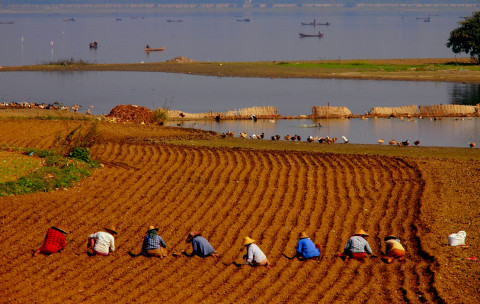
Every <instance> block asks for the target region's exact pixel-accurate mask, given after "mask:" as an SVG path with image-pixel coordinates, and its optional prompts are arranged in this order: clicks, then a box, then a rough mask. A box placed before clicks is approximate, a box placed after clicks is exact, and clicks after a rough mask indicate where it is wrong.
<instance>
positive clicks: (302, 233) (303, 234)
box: [298, 231, 308, 239]
mask: <svg viewBox="0 0 480 304" xmlns="http://www.w3.org/2000/svg"><path fill="white" fill-rule="evenodd" d="M298 238H299V239H308V235H307V234H306V233H305V231H302V232H301V233H300V235H299V236H298Z"/></svg>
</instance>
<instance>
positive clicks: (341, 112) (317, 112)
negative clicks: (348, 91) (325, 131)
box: [312, 106, 352, 118]
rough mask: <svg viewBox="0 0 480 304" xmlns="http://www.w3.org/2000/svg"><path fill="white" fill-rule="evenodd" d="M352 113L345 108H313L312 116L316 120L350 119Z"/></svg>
mask: <svg viewBox="0 0 480 304" xmlns="http://www.w3.org/2000/svg"><path fill="white" fill-rule="evenodd" d="M350 115H352V112H351V111H350V110H349V109H348V108H347V107H345V106H343V107H331V106H313V107H312V116H313V117H314V118H340V117H348V116H350Z"/></svg>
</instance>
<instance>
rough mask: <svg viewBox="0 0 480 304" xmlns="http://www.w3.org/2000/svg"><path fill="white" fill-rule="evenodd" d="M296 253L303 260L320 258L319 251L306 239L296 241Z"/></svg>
mask: <svg viewBox="0 0 480 304" xmlns="http://www.w3.org/2000/svg"><path fill="white" fill-rule="evenodd" d="M297 253H298V254H301V255H302V257H303V258H304V259H309V258H313V257H317V256H320V250H318V248H317V247H315V244H314V243H313V242H312V240H311V239H308V238H305V239H300V240H299V241H298V244H297Z"/></svg>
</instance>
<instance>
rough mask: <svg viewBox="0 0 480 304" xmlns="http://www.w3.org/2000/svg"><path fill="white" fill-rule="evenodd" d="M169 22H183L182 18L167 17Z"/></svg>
mask: <svg viewBox="0 0 480 304" xmlns="http://www.w3.org/2000/svg"><path fill="white" fill-rule="evenodd" d="M167 22H183V20H182V19H167Z"/></svg>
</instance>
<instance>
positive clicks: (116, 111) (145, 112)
mask: <svg viewBox="0 0 480 304" xmlns="http://www.w3.org/2000/svg"><path fill="white" fill-rule="evenodd" d="M106 117H108V118H110V119H112V120H115V121H118V122H134V123H142V122H143V123H151V122H152V121H153V111H152V110H150V109H149V108H146V107H141V106H136V105H118V106H116V107H114V108H113V109H112V110H111V111H110V113H109V114H108V115H107V116H106Z"/></svg>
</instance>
